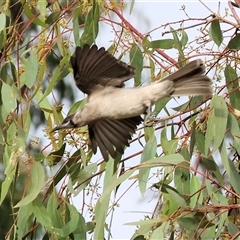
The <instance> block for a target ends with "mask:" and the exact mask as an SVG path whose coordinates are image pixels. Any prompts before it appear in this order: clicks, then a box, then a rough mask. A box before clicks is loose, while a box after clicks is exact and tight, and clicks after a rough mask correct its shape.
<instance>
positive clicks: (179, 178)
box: [174, 161, 190, 195]
mask: <svg viewBox="0 0 240 240" xmlns="http://www.w3.org/2000/svg"><path fill="white" fill-rule="evenodd" d="M189 168H190V162H187V161H184V162H182V163H181V166H177V167H176V169H175V172H174V183H175V186H176V189H177V191H178V192H179V193H180V194H184V195H189V191H190V190H189V184H190V174H189Z"/></svg>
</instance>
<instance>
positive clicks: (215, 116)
mask: <svg viewBox="0 0 240 240" xmlns="http://www.w3.org/2000/svg"><path fill="white" fill-rule="evenodd" d="M210 108H211V109H212V110H211V112H210V114H209V117H208V122H207V132H206V140H205V155H206V156H207V155H208V151H209V147H210V144H211V142H212V141H213V150H212V151H213V152H214V151H216V150H217V148H218V147H219V146H220V145H221V143H222V141H223V139H224V136H225V132H226V127H227V119H228V109H227V105H226V102H225V100H224V99H223V97H222V96H216V95H215V96H214V97H213V98H212V101H211V103H210Z"/></svg>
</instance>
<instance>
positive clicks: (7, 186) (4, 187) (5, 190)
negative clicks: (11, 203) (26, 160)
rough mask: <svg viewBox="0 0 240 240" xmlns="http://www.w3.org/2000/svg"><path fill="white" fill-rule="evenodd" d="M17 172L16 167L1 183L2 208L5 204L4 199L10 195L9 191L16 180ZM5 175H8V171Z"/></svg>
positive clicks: (0, 199) (0, 200)
mask: <svg viewBox="0 0 240 240" xmlns="http://www.w3.org/2000/svg"><path fill="white" fill-rule="evenodd" d="M15 170H16V165H15V166H14V168H11V171H8V173H7V174H6V177H5V179H4V181H3V182H2V183H1V198H0V206H1V204H2V203H3V201H4V199H5V198H6V196H7V194H8V193H9V189H10V187H11V184H12V182H13V180H14V178H15V173H16V172H15ZM5 173H6V171H5Z"/></svg>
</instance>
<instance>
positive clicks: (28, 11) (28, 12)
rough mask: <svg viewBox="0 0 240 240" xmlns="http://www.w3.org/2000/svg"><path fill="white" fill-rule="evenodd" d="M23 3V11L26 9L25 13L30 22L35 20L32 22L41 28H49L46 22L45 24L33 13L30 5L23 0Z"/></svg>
mask: <svg viewBox="0 0 240 240" xmlns="http://www.w3.org/2000/svg"><path fill="white" fill-rule="evenodd" d="M21 2H22V6H23V9H24V13H25V14H26V16H27V18H28V19H29V20H33V21H32V22H33V23H34V24H36V25H38V26H41V27H44V28H46V27H47V24H46V23H45V22H43V21H42V20H40V19H39V18H38V17H37V16H36V14H35V13H33V12H32V11H31V9H30V7H29V5H28V4H27V3H25V1H24V0H21Z"/></svg>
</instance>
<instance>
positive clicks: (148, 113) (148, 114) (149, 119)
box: [144, 101, 156, 126]
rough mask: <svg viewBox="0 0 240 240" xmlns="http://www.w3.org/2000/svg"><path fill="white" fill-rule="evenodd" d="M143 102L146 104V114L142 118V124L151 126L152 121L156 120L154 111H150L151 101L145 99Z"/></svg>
mask: <svg viewBox="0 0 240 240" xmlns="http://www.w3.org/2000/svg"><path fill="white" fill-rule="evenodd" d="M144 104H145V106H146V116H145V120H144V125H145V126H152V125H153V124H154V122H156V116H155V114H154V112H152V111H151V106H152V103H151V101H145V102H144Z"/></svg>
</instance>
